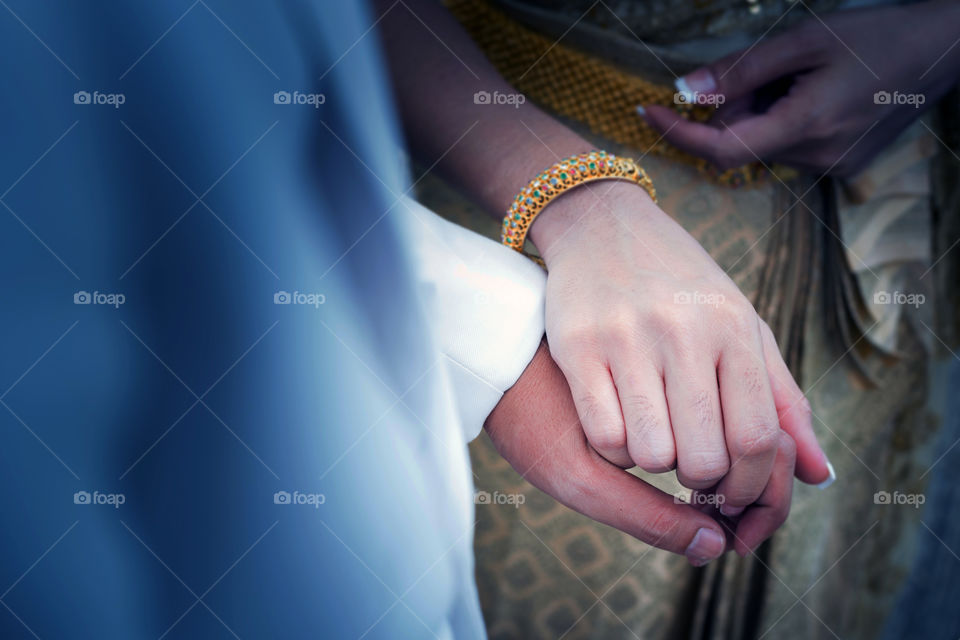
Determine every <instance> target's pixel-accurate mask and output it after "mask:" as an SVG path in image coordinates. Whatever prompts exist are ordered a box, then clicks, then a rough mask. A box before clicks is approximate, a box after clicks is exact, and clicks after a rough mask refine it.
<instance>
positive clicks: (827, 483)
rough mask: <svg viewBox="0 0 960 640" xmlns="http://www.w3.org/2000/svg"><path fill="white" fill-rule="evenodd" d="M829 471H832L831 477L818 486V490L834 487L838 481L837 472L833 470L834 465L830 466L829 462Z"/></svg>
mask: <svg viewBox="0 0 960 640" xmlns="http://www.w3.org/2000/svg"><path fill="white" fill-rule="evenodd" d="M827 469H829V470H830V477H829V478H827V479H826V480H824V481H823V482H821V483H820V484H818V485H817V489H820V490H821V491H822V490H824V489H826V488H827V487H829V486H830V485H832V484H833V482H834V481H835V480H836V479H837V472H836V471H834V470H833V465H832V464H830V462H829V461H827Z"/></svg>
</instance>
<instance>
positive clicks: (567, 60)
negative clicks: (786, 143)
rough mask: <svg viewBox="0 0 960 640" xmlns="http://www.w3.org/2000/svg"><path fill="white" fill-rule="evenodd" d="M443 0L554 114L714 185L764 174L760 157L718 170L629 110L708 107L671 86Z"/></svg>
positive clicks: (460, 0)
mask: <svg viewBox="0 0 960 640" xmlns="http://www.w3.org/2000/svg"><path fill="white" fill-rule="evenodd" d="M447 6H448V8H449V9H450V11H451V12H452V13H453V15H454V16H455V17H456V18H457V20H459V21H460V23H461V24H462V25H463V26H464V28H466V30H467V31H468V32H469V33H470V36H471V37H472V38H473V39H474V41H476V43H477V45H478V46H479V47H480V48H481V49H483V51H484V53H485V54H486V55H487V57H488V58H489V59H490V61H491V62H492V63H493V65H494V66H495V67H496V68H497V70H498V71H499V72H500V73H501V74H502V75H503V77H504V78H505V79H506V80H507V81H508V82H510V83H511V84H512V85H513V86H514V87H516V88H517V90H519V91H520V92H522V93H523V94H524V95H526V96H527V97H529V98H530V99H532V100H533V101H535V102H537V103H538V104H540V105H542V106H544V107H546V108H547V109H548V110H550V111H552V112H553V113H556V114H559V115H561V116H564V117H567V118H571V119H573V120H576V121H577V122H581V123H583V124H585V125H586V126H587V127H588V128H589V129H590V131H592V132H593V133H595V134H597V135H601V136H603V137H604V138H607V139H609V140H615V141H617V142H619V143H621V144H625V145H629V146H630V147H633V148H636V149H642V150H644V153H655V154H657V155H662V156H664V157H667V158H670V159H674V160H678V161H681V162H684V163H686V164H691V165H693V166H695V167H697V168H698V169H699V170H700V171H702V172H703V173H704V174H706V175H708V176H710V177H711V178H713V179H715V180H716V181H717V182H718V183H720V184H724V185H728V186H733V187H738V186H743V185H745V184H749V183H752V182H755V181H757V180H758V179H760V178H761V177H762V176H763V175H764V173H765V172H764V167H763V165H761V164H760V163H759V162H758V163H753V164H750V165H746V166H744V167H739V168H736V169H730V170H728V171H722V172H721V171H719V170H718V169H716V167H714V166H713V165H712V164H710V163H709V162H707V161H706V160H704V159H703V158H698V157H695V156H692V155H690V154H688V153H685V152H683V151H681V150H680V149H677V148H676V147H674V146H672V145H670V144H669V143H668V142H666V141H665V140H664V139H663V136H662V135H661V134H660V133H659V132H657V131H655V130H654V129H652V128H651V127H650V126H649V125H647V123H646V122H644V120H643V119H642V118H641V117H640V116H639V115H638V114H637V111H636V108H637V106H638V105H651V104H657V105H662V106H665V107H670V108H672V109H675V110H676V111H677V112H678V113H680V114H681V115H683V116H684V117H687V118H691V119H693V120H697V121H700V122H702V121H705V120H707V119H708V118H709V117H710V115H711V114H712V113H713V111H714V108H713V107H711V106H699V105H690V104H677V103H676V101H675V100H674V96H675V90H674V88H673V87H669V86H665V85H658V84H654V83H652V82H649V81H647V80H645V79H643V78H641V77H639V76H636V75H633V74H630V73H626V72H624V71H622V70H620V69H618V68H616V67H615V66H613V65H611V64H609V63H607V62H605V61H604V60H601V59H599V58H596V57H593V56H590V55H587V54H585V53H581V52H579V51H576V50H574V49H572V48H570V47H567V46H565V45H563V44H562V43H557V42H553V41H551V40H550V39H549V38H547V37H545V36H542V35H540V34H539V33H536V32H535V31H532V30H530V29H527V28H526V27H524V26H522V25H521V24H519V23H517V22H516V21H514V20H513V19H511V18H510V17H509V16H507V15H506V14H505V13H503V12H502V11H500V10H499V9H496V8H494V7H492V6H491V5H489V4H488V3H486V2H483V1H481V0H450V1H448V2H447ZM775 170H776V171H778V173H779V171H780V169H779V168H777V169H775Z"/></svg>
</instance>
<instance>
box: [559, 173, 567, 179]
mask: <svg viewBox="0 0 960 640" xmlns="http://www.w3.org/2000/svg"><path fill="white" fill-rule="evenodd" d="M567 177H568V176H567V174H566V173H561V174H560V179H561V180H566V179H567Z"/></svg>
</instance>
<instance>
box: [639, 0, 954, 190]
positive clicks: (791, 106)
mask: <svg viewBox="0 0 960 640" xmlns="http://www.w3.org/2000/svg"><path fill="white" fill-rule="evenodd" d="M958 21H960V3H956V2H926V3H921V4H917V5H910V6H900V7H889V8H882V9H865V10H860V11H845V12H840V13H836V14H833V15H831V16H828V17H826V18H825V19H824V20H823V21H821V20H819V19H810V20H808V21H807V22H806V23H803V24H801V25H799V26H797V27H795V28H793V29H791V30H790V31H788V32H786V33H783V34H781V35H778V36H775V37H772V38H770V39H768V40H763V41H761V42H760V43H759V44H757V45H755V46H752V47H750V48H749V49H746V50H745V51H739V52H737V53H734V54H731V55H730V56H727V57H726V58H723V59H721V60H719V61H717V62H715V63H713V64H711V65H709V66H708V67H706V68H703V69H699V70H697V71H694V72H693V73H691V74H689V75H687V76H686V77H685V78H684V81H683V83H678V88H684V89H687V90H688V91H689V93H690V95H688V99H691V98H693V99H694V100H697V99H703V100H704V101H710V103H712V104H715V103H717V102H719V98H720V97H721V96H722V98H723V99H724V102H723V104H722V106H721V107H720V108H719V109H718V110H717V112H716V114H714V116H713V118H712V119H711V121H710V122H709V123H706V124H701V123H696V122H692V121H689V120H686V119H684V118H681V117H680V116H679V115H678V114H677V113H676V112H675V111H673V110H671V109H667V108H665V107H660V106H649V107H647V106H646V105H642V106H644V107H645V108H646V115H645V118H646V121H647V122H648V123H649V124H650V125H651V126H653V127H654V128H655V129H658V130H659V131H661V132H662V133H663V134H664V137H665V138H666V139H667V140H668V141H670V142H671V143H673V144H674V145H676V146H678V147H680V148H682V149H684V150H686V151H688V152H690V153H692V154H694V155H698V156H702V157H704V158H707V159H708V160H711V161H712V162H713V163H714V164H716V165H717V166H719V167H721V168H730V167H735V166H739V165H742V164H746V163H749V162H754V161H756V160H758V159H761V160H763V161H776V162H781V163H784V164H787V165H791V166H794V167H797V168H799V169H802V170H806V171H810V172H813V173H831V174H834V175H838V176H848V175H851V174H853V173H855V172H856V171H857V170H859V169H860V168H862V167H863V166H864V165H865V164H866V163H867V162H868V161H869V160H870V159H871V158H873V157H874V156H875V155H876V154H877V153H878V152H879V151H880V150H882V149H883V148H884V147H885V146H886V145H887V144H888V143H890V142H891V141H892V140H893V139H894V138H895V137H896V135H897V134H899V133H900V132H901V131H902V130H903V129H904V128H906V127H907V126H908V125H909V124H910V123H912V122H913V121H914V120H915V119H916V118H917V117H918V116H919V115H920V114H921V113H922V112H923V111H924V110H925V109H926V108H929V107H931V106H933V104H934V103H935V102H936V101H937V99H938V98H939V97H940V96H942V95H943V94H944V93H945V92H946V91H947V90H948V89H949V88H950V87H951V86H952V85H953V84H955V83H956V81H957V76H958V69H960V47H957V46H956V37H957V23H958ZM701 97H702V98H701Z"/></svg>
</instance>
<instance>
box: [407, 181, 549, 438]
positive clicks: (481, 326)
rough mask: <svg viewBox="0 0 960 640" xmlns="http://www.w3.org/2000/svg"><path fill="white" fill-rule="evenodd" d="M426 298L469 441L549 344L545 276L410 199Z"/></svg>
mask: <svg viewBox="0 0 960 640" xmlns="http://www.w3.org/2000/svg"><path fill="white" fill-rule="evenodd" d="M399 206H400V208H401V209H403V210H404V211H403V214H402V215H403V218H404V219H405V224H404V226H405V227H406V232H407V237H408V240H409V244H410V247H409V248H410V251H409V254H410V255H411V257H412V259H413V269H414V271H415V277H416V278H417V280H418V285H419V286H418V288H419V291H420V296H421V298H422V299H423V301H424V303H425V304H426V305H427V308H428V309H429V313H430V314H431V315H432V316H433V318H432V319H433V330H434V335H435V339H436V344H437V345H438V347H439V348H440V350H441V352H442V354H443V357H444V361H445V364H446V366H447V371H448V374H449V379H450V382H451V387H452V391H453V396H454V402H455V403H456V410H457V414H458V416H459V418H460V425H461V428H462V429H463V435H464V439H465V441H466V442H469V441H470V440H473V439H474V438H475V437H477V435H478V434H479V433H480V430H481V429H482V428H483V423H484V421H485V420H486V419H487V416H488V415H489V414H490V412H491V411H492V410H493V408H494V407H495V406H496V405H497V403H498V402H499V401H500V398H501V397H502V396H503V394H504V392H505V391H506V390H507V389H509V388H510V387H512V386H513V384H514V383H515V382H516V381H517V379H518V378H519V377H520V374H521V373H523V370H524V369H525V368H526V367H527V365H528V364H529V363H530V361H531V360H532V359H533V356H534V354H535V353H536V351H537V347H538V346H539V345H540V341H541V339H542V338H543V332H544V296H545V288H546V274H545V273H544V271H543V269H541V268H540V267H539V266H537V265H536V264H534V263H533V262H532V261H531V260H530V259H528V258H526V257H524V256H523V255H521V254H519V253H517V252H516V251H514V250H512V249H509V248H507V247H505V246H503V245H501V244H499V243H497V242H494V241H493V240H490V239H489V238H485V237H483V236H481V235H480V234H477V233H474V232H473V231H470V230H469V229H465V228H464V227H461V226H459V225H457V224H454V223H452V222H449V221H447V220H444V219H443V218H441V217H440V216H438V215H437V214H435V213H433V212H432V211H430V210H429V209H427V208H426V207H424V206H423V205H421V204H420V203H418V202H416V201H414V200H411V199H408V198H404V200H403V202H402V203H401V204H400V205H399Z"/></svg>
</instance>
